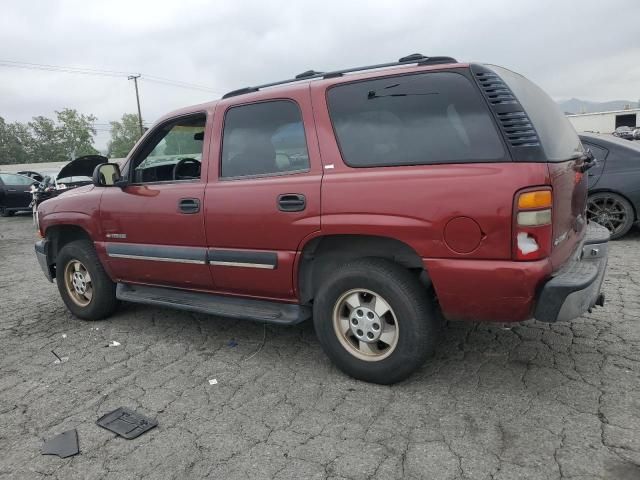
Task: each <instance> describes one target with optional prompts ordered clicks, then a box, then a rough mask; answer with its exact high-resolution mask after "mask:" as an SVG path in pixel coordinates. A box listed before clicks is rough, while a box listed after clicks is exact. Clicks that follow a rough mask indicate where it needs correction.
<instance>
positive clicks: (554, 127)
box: [490, 65, 583, 162]
mask: <svg viewBox="0 0 640 480" xmlns="http://www.w3.org/2000/svg"><path fill="white" fill-rule="evenodd" d="M490 67H491V69H492V70H493V71H495V73H497V74H498V75H499V76H500V78H501V79H502V81H503V82H504V83H506V84H507V86H508V87H509V88H510V89H511V91H512V92H513V94H514V95H515V96H516V98H517V99H518V101H519V102H520V104H521V105H522V107H523V108H524V110H525V112H527V115H528V116H529V118H530V119H531V122H532V123H533V127H534V128H535V129H536V132H537V133H538V137H539V138H540V143H541V144H542V148H543V149H544V153H545V154H546V157H547V160H549V161H552V162H553V161H556V162H558V161H560V162H561V161H565V160H569V159H571V158H575V157H577V156H579V155H582V153H583V149H582V145H581V144H580V139H579V138H578V134H577V133H576V131H575V129H574V128H573V125H571V122H569V120H568V119H567V117H565V116H564V114H563V113H562V111H561V110H560V107H558V105H557V104H556V102H554V101H553V100H552V99H551V97H549V95H547V94H546V93H545V92H544V91H543V90H542V89H541V88H540V87H538V86H537V85H536V84H535V83H533V82H531V81H530V80H528V79H526V78H525V77H523V76H522V75H519V74H517V73H515V72H512V71H511V70H507V69H506V68H502V67H497V66H495V65H491V66H490Z"/></svg>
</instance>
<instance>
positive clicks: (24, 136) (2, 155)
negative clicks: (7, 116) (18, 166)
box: [0, 117, 31, 164]
mask: <svg viewBox="0 0 640 480" xmlns="http://www.w3.org/2000/svg"><path fill="white" fill-rule="evenodd" d="M30 139H31V136H30V135H29V130H28V128H27V126H26V125H24V124H22V123H18V122H15V123H7V122H6V121H5V120H4V118H2V117H0V164H8V163H27V162H28V161H29V153H28V151H27V148H28V145H29V142H30Z"/></svg>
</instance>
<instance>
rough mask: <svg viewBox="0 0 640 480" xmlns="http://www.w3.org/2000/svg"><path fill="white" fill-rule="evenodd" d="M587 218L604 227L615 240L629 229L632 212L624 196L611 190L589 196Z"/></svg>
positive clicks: (631, 223)
mask: <svg viewBox="0 0 640 480" xmlns="http://www.w3.org/2000/svg"><path fill="white" fill-rule="evenodd" d="M587 218H588V219H589V220H590V221H592V222H595V223H598V224H600V225H602V226H603V227H606V228H607V229H608V230H609V232H610V233H611V239H612V240H615V239H617V238H620V237H622V236H623V235H625V234H626V233H627V232H628V231H629V230H630V229H631V227H632V226H633V221H634V212H633V207H632V206H631V204H630V203H629V202H628V201H627V199H626V198H624V197H622V196H620V195H618V194H615V193H612V192H598V193H594V194H593V195H590V196H589V199H588V202H587Z"/></svg>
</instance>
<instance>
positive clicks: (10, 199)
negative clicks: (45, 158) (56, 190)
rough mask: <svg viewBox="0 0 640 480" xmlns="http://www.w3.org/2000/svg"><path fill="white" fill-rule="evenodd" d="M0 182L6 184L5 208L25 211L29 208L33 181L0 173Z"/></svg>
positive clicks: (11, 174)
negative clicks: (23, 209)
mask: <svg viewBox="0 0 640 480" xmlns="http://www.w3.org/2000/svg"><path fill="white" fill-rule="evenodd" d="M0 181H2V183H3V184H4V201H3V202H2V203H3V205H2V206H3V207H7V208H25V209H26V208H27V207H29V204H30V203H31V185H33V183H34V182H33V179H31V178H29V177H26V176H24V175H15V174H13V173H0Z"/></svg>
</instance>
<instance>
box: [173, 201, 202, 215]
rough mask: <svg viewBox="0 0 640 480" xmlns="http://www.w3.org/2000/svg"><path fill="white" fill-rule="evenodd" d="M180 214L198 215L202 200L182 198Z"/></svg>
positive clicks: (179, 204) (179, 206) (179, 208)
mask: <svg viewBox="0 0 640 480" xmlns="http://www.w3.org/2000/svg"><path fill="white" fill-rule="evenodd" d="M178 210H179V211H180V213H198V212H199V211H200V200H199V199H197V198H181V199H180V201H179V202H178Z"/></svg>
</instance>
